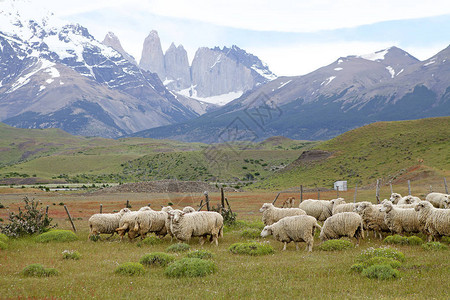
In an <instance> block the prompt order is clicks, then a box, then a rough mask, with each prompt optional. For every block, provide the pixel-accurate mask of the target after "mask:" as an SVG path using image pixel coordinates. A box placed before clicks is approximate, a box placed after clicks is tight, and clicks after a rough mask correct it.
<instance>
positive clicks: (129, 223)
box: [116, 206, 153, 241]
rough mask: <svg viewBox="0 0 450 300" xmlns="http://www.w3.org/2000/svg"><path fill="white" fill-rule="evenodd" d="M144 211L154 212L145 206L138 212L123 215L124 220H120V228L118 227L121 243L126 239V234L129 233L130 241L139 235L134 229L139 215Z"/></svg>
mask: <svg viewBox="0 0 450 300" xmlns="http://www.w3.org/2000/svg"><path fill="white" fill-rule="evenodd" d="M143 211H153V209H151V208H150V207H148V206H144V207H141V208H140V209H139V210H138V211H131V212H129V213H127V214H125V215H123V216H122V218H120V221H119V226H118V228H116V231H117V233H118V234H119V236H120V240H121V241H122V240H123V237H124V235H125V233H127V232H128V238H129V239H130V241H131V240H132V239H134V238H135V237H136V235H137V233H136V232H135V231H134V230H132V229H133V228H134V226H135V225H136V217H137V215H138V214H139V213H140V212H143Z"/></svg>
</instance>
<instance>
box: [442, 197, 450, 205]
mask: <svg viewBox="0 0 450 300" xmlns="http://www.w3.org/2000/svg"><path fill="white" fill-rule="evenodd" d="M443 202H444V208H450V199H449V195H445V198H444V201H443Z"/></svg>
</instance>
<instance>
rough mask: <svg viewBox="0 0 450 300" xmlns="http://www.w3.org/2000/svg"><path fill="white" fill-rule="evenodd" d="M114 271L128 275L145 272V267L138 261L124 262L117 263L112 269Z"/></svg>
mask: <svg viewBox="0 0 450 300" xmlns="http://www.w3.org/2000/svg"><path fill="white" fill-rule="evenodd" d="M114 273H116V274H119V275H128V276H134V275H142V274H144V273H145V268H144V266H143V265H142V264H140V263H135V262H126V263H123V264H121V265H119V266H118V267H117V268H116V269H115V270H114Z"/></svg>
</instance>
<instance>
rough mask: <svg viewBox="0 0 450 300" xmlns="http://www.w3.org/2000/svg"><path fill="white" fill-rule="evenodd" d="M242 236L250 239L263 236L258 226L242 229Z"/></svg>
mask: <svg viewBox="0 0 450 300" xmlns="http://www.w3.org/2000/svg"><path fill="white" fill-rule="evenodd" d="M241 237H242V238H244V239H249V240H254V239H258V238H261V230H259V229H257V228H248V229H243V230H242V231H241Z"/></svg>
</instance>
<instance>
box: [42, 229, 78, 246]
mask: <svg viewBox="0 0 450 300" xmlns="http://www.w3.org/2000/svg"><path fill="white" fill-rule="evenodd" d="M76 240H78V237H77V235H76V234H75V233H73V232H72V231H70V230H51V231H49V232H45V233H42V234H40V235H38V236H37V237H35V238H34V241H35V242H37V243H48V242H53V241H54V242H72V241H76Z"/></svg>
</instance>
